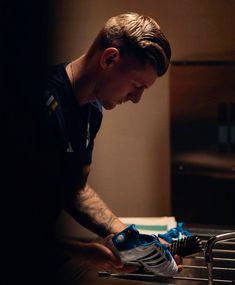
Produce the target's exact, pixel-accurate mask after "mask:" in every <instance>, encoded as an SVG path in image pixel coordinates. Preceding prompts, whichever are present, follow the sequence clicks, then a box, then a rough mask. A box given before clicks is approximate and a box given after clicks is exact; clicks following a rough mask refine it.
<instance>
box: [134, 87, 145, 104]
mask: <svg viewBox="0 0 235 285" xmlns="http://www.w3.org/2000/svg"><path fill="white" fill-rule="evenodd" d="M143 92H144V88H140V89H138V90H136V91H135V92H133V93H132V96H131V102H133V103H135V104H137V103H139V101H140V99H141V97H142V94H143Z"/></svg>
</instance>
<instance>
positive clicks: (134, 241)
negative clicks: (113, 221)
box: [111, 225, 178, 277]
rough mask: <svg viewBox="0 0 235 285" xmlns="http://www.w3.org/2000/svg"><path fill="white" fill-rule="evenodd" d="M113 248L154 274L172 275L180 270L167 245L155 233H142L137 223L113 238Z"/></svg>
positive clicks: (128, 259) (117, 252)
mask: <svg viewBox="0 0 235 285" xmlns="http://www.w3.org/2000/svg"><path fill="white" fill-rule="evenodd" d="M111 249H112V250H114V251H115V252H116V254H118V255H119V256H120V258H121V260H122V261H123V262H124V263H126V262H130V261H137V262H138V263H139V264H141V265H142V266H143V267H144V269H146V270H147V271H149V272H151V273H153V274H154V275H160V276H166V277H172V276H174V275H175V274H176V273H177V272H178V267H177V265H176V263H175V260H174V258H173V257H172V255H171V253H170V251H169V249H168V247H167V246H165V245H163V244H161V243H160V242H159V239H158V237H156V236H154V235H145V234H140V233H139V231H138V230H137V228H136V226H135V225H130V226H128V227H127V228H125V229H124V230H123V231H121V232H120V233H118V234H116V235H115V236H114V237H113V238H112V245H111Z"/></svg>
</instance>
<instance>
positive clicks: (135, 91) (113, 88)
mask: <svg viewBox="0 0 235 285" xmlns="http://www.w3.org/2000/svg"><path fill="white" fill-rule="evenodd" d="M156 79H157V73H156V72H155V70H154V69H153V68H152V67H151V66H150V65H146V66H145V67H143V68H141V69H140V68H137V66H136V62H135V60H134V59H130V58H126V59H122V60H120V61H118V62H115V64H113V65H112V66H111V67H110V68H107V69H105V70H102V71H101V74H100V77H99V80H98V82H97V84H96V88H95V94H94V95H95V97H96V98H97V100H99V101H100V103H101V104H102V105H103V107H104V108H105V109H107V110H110V109H113V108H114V107H115V106H116V105H118V104H122V103H124V102H127V101H132V102H133V103H138V102H139V101H140V99H141V97H142V94H143V92H144V90H145V89H146V88H149V87H150V86H151V85H152V84H153V83H154V82H155V80H156Z"/></svg>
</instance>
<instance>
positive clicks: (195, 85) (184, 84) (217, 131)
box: [170, 61, 235, 225]
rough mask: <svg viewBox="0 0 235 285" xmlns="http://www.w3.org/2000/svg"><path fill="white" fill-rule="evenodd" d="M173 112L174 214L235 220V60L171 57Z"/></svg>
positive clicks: (194, 220)
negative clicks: (173, 60) (199, 59)
mask: <svg viewBox="0 0 235 285" xmlns="http://www.w3.org/2000/svg"><path fill="white" fill-rule="evenodd" d="M170 116H171V118H170V127H171V129H170V134H171V138H170V139H171V197H172V199H171V201H172V214H173V215H174V216H176V219H177V220H182V221H185V222H189V223H200V224H203V223H204V224H217V225H218V224H221V225H234V224H235V62H234V61H175V62H172V65H171V68H170Z"/></svg>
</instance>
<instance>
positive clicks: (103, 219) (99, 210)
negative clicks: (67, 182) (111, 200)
mask: <svg viewBox="0 0 235 285" xmlns="http://www.w3.org/2000/svg"><path fill="white" fill-rule="evenodd" d="M73 210H74V211H73V216H74V218H75V219H76V220H78V221H79V222H80V223H81V224H84V225H85V226H86V227H88V228H90V229H91V230H93V231H95V232H96V233H98V234H99V235H101V236H106V235H107V234H109V233H110V231H111V228H112V225H113V223H114V222H115V220H117V217H116V216H115V215H114V214H113V213H112V212H111V210H110V209H109V208H108V207H107V205H106V204H105V203H104V202H103V201H102V200H101V199H100V197H99V195H98V194H97V193H96V192H95V191H94V190H93V189H92V188H90V187H89V186H86V187H85V188H84V189H82V190H80V191H78V192H77V195H76V199H75V202H74V209H73Z"/></svg>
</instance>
